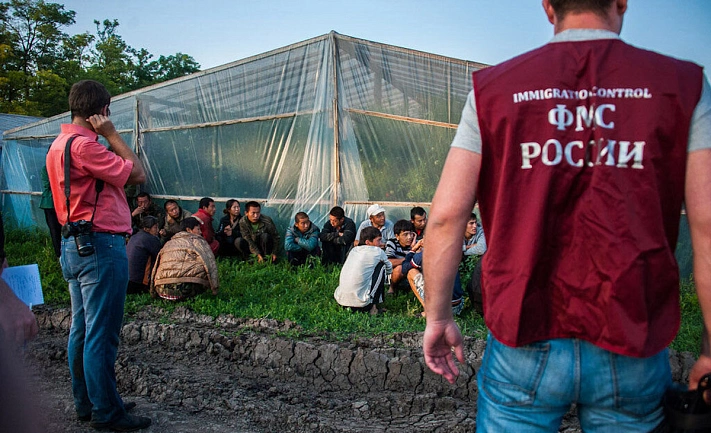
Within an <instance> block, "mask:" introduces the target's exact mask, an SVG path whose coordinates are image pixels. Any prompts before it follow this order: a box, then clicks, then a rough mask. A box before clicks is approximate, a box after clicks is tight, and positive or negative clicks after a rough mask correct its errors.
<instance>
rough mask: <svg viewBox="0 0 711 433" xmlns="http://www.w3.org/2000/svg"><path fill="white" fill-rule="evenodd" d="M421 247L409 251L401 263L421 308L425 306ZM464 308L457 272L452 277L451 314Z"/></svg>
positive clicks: (457, 312) (456, 313) (423, 315)
mask: <svg viewBox="0 0 711 433" xmlns="http://www.w3.org/2000/svg"><path fill="white" fill-rule="evenodd" d="M423 251H424V248H423V249H420V250H419V251H418V252H416V253H413V252H409V253H408V254H407V256H406V257H405V260H404V261H403V263H402V272H403V273H404V274H405V275H407V281H408V282H409V283H410V288H411V289H412V292H413V293H414V294H415V297H417V300H418V301H420V304H421V305H422V308H423V309H424V308H425V277H424V275H423V274H422V273H423V269H422V253H423ZM462 308H464V291H463V290H462V281H461V279H460V278H459V272H457V273H456V275H455V277H454V288H453V290H452V314H454V315H455V316H458V315H459V313H461V312H462ZM422 317H425V312H424V311H423V312H422Z"/></svg>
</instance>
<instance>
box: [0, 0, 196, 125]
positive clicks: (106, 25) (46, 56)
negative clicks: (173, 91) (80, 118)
mask: <svg viewBox="0 0 711 433" xmlns="http://www.w3.org/2000/svg"><path fill="white" fill-rule="evenodd" d="M75 16H76V12H74V11H72V10H65V9H64V5H62V4H59V3H49V2H45V1H44V0H11V1H9V2H0V96H1V97H0V112H3V113H15V114H26V115H34V116H52V115H55V114H59V113H62V112H64V111H66V110H67V109H68V107H67V102H66V100H67V95H68V93H69V89H70V87H71V85H72V84H73V83H75V82H77V81H79V80H82V79H88V78H90V79H95V80H98V81H100V82H102V83H103V84H104V85H105V86H106V88H107V89H108V90H109V92H110V93H111V94H112V95H118V94H121V93H125V92H128V91H131V90H135V89H138V88H141V87H144V86H148V85H151V84H155V83H159V82H162V81H165V80H169V79H172V78H177V77H180V76H183V75H187V74H190V73H193V72H197V71H198V70H199V68H200V65H199V64H198V63H197V62H195V60H194V59H193V58H192V57H191V56H189V55H187V54H183V53H176V54H174V55H170V56H160V57H159V59H158V60H155V61H150V59H151V58H152V57H153V55H152V54H150V53H149V52H148V51H147V50H145V49H143V48H142V49H139V50H136V49H134V48H133V47H131V46H129V45H128V44H127V43H126V42H125V41H124V40H123V38H122V37H121V36H120V35H119V34H118V32H117V29H118V27H119V22H118V20H109V19H105V20H103V21H101V22H100V21H98V20H95V21H94V23H95V24H96V34H95V35H92V34H89V33H88V32H86V33H82V34H78V35H72V36H70V35H68V34H66V33H65V32H64V31H63V29H64V28H66V27H68V26H70V25H72V24H74V22H75Z"/></svg>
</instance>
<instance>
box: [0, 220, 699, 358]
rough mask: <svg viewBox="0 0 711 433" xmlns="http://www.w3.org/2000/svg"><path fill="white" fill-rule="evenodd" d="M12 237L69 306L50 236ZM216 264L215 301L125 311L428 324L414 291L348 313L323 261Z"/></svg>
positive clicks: (687, 347)
mask: <svg viewBox="0 0 711 433" xmlns="http://www.w3.org/2000/svg"><path fill="white" fill-rule="evenodd" d="M6 233H7V234H6V251H7V255H8V261H9V263H10V265H11V266H16V265H24V264H30V263H38V265H39V269H40V274H41V276H42V287H43V290H44V299H45V303H46V304H47V305H50V306H55V307H68V306H69V302H70V301H69V294H68V292H67V288H66V283H65V281H64V279H63V278H62V273H61V269H60V266H59V261H58V260H57V259H56V258H55V256H54V254H53V250H52V246H51V242H50V241H49V237H48V236H47V235H46V234H44V233H42V232H39V231H30V232H28V231H19V230H8V231H7V232H6ZM217 263H218V270H219V276H220V290H219V294H218V295H217V296H213V295H212V294H210V293H204V294H202V295H200V296H197V297H196V298H194V299H190V300H188V301H185V302H181V303H174V302H169V301H164V300H160V299H152V298H151V297H150V296H149V295H148V294H141V295H128V297H127V301H126V313H127V314H128V315H129V316H132V315H134V314H135V313H136V312H138V311H141V310H142V309H144V308H146V307H148V306H151V305H152V306H156V307H159V308H161V309H163V310H164V311H165V317H164V318H163V319H162V320H166V321H167V320H169V319H168V317H169V315H170V313H172V312H173V311H174V309H175V308H176V307H178V306H186V307H188V308H189V309H191V310H193V311H194V312H196V313H199V314H205V315H209V316H212V317H217V316H219V315H227V314H229V315H233V316H235V317H243V318H253V319H261V318H269V319H275V320H278V321H284V320H290V321H292V322H294V323H296V324H297V325H299V330H297V331H295V330H291V331H289V332H288V335H289V336H291V337H294V338H299V337H304V336H321V337H324V338H329V339H337V340H338V339H344V338H346V337H356V338H359V337H370V336H374V335H390V334H393V333H396V332H413V331H414V332H419V331H423V330H424V328H425V321H424V319H422V318H421V317H420V312H421V311H422V309H421V307H420V305H419V303H418V302H417V300H416V299H415V297H414V295H413V294H412V293H411V292H407V293H401V294H398V295H396V296H388V297H387V298H386V301H385V304H384V307H385V308H386V309H387V310H388V311H387V312H386V313H385V314H383V315H379V316H370V315H368V314H353V313H351V312H349V311H346V310H343V309H342V308H341V307H340V306H339V305H338V304H337V303H336V301H335V300H334V299H333V292H334V290H335V289H336V287H337V286H338V276H339V268H336V267H326V268H324V267H322V266H321V264H320V263H318V262H317V261H314V262H313V263H312V264H313V267H312V268H307V267H301V268H296V269H293V268H291V267H290V266H289V265H288V264H286V263H284V262H281V263H278V264H276V265H270V264H266V263H264V264H260V263H254V262H238V261H235V260H231V259H227V258H218V261H217ZM475 264H476V262H475V261H472V260H470V261H468V262H466V263H464V264H463V265H462V267H461V270H462V284H463V285H466V283H467V282H468V279H469V274H470V272H471V270H472V269H473V267H474V265H475ZM680 301H681V308H682V323H681V329H680V331H679V334H678V336H677V338H676V339H675V340H674V341H673V342H672V344H671V348H673V349H675V350H679V351H689V352H693V353H695V354H697V355H698V349H699V342H700V338H701V331H702V328H703V325H702V323H703V322H702V318H701V311H700V309H699V306H698V302H697V300H696V292H695V288H694V284H693V282H692V281H684V282H682V286H681V299H680ZM466 302H467V304H465V305H466V306H465V309H464V311H463V312H462V314H461V315H460V316H459V317H457V318H456V320H457V323H458V324H459V327H460V328H461V330H462V332H463V333H464V334H465V335H473V336H476V337H478V338H484V337H485V335H486V326H485V325H484V321H483V319H482V318H481V316H479V315H478V314H477V313H476V312H474V311H473V310H472V309H471V308H470V306H469V305H468V303H469V301H468V299H467V301H466Z"/></svg>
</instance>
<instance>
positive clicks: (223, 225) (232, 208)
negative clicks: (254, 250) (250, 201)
mask: <svg viewBox="0 0 711 433" xmlns="http://www.w3.org/2000/svg"><path fill="white" fill-rule="evenodd" d="M222 212H223V213H224V214H225V216H223V217H222V219H221V220H220V227H219V228H218V229H217V234H216V235H215V238H217V240H218V241H219V242H220V250H219V251H220V255H221V256H238V257H239V258H241V259H242V260H245V259H246V258H247V256H248V255H249V245H248V244H247V241H246V240H244V239H243V238H242V233H241V232H240V230H239V222H240V220H241V219H242V214H241V213H240V209H239V200H236V199H230V200H227V203H225V209H224V210H223V211H222Z"/></svg>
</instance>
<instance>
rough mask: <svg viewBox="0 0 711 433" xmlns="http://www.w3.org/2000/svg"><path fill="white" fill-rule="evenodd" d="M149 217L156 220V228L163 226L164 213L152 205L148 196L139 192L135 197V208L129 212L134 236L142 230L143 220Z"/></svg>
mask: <svg viewBox="0 0 711 433" xmlns="http://www.w3.org/2000/svg"><path fill="white" fill-rule="evenodd" d="M149 216H151V217H154V218H156V219H157V220H158V227H160V226H162V225H163V224H164V221H165V213H163V209H161V208H160V206H158V205H157V204H155V203H153V200H152V199H151V195H150V194H148V193H147V192H141V193H139V194H138V195H137V196H136V208H135V209H134V210H133V211H132V212H131V224H132V226H133V233H134V234H135V233H137V232H139V231H140V230H141V229H142V228H143V219H144V218H146V217H149Z"/></svg>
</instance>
